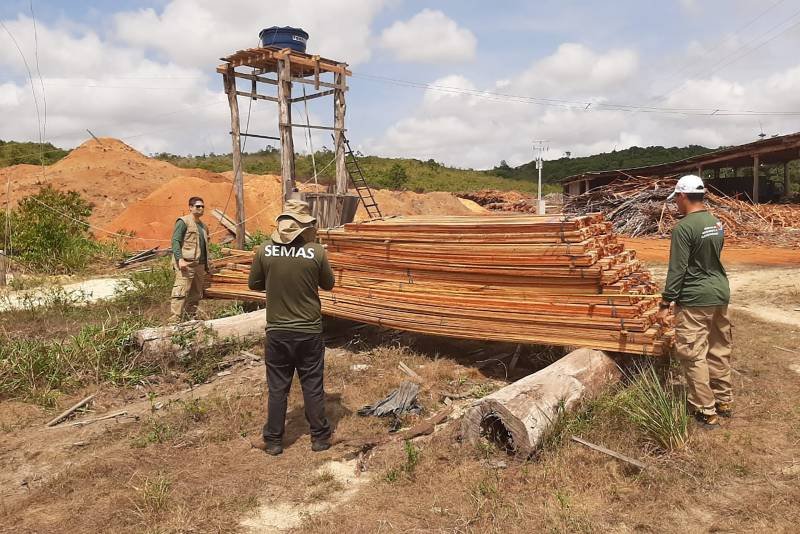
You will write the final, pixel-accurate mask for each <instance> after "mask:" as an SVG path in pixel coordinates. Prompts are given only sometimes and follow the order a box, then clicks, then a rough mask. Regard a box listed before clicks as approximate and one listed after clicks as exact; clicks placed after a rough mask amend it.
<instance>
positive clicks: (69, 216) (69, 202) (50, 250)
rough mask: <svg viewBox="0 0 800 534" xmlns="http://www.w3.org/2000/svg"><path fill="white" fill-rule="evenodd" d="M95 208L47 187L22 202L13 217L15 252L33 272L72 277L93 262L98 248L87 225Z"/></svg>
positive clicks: (69, 193) (81, 200)
mask: <svg viewBox="0 0 800 534" xmlns="http://www.w3.org/2000/svg"><path fill="white" fill-rule="evenodd" d="M91 214H92V205H91V204H90V203H89V202H87V201H86V200H84V199H83V198H82V197H81V196H80V195H79V194H78V193H77V192H75V191H67V192H62V191H57V190H55V189H53V188H52V187H51V186H49V185H48V186H45V187H43V188H42V189H41V191H39V192H38V193H37V194H35V195H32V196H29V197H26V198H24V199H22V200H21V201H20V203H19V206H17V208H16V209H15V210H14V212H13V213H12V216H11V239H12V244H13V247H14V252H15V253H16V254H17V255H18V257H19V259H20V260H21V261H22V262H23V263H25V264H27V265H28V266H29V267H30V268H32V269H35V270H38V271H43V272H48V273H70V272H74V271H76V270H80V269H82V268H84V267H85V266H86V265H88V264H89V262H90V261H91V260H92V256H93V255H94V253H95V252H96V251H97V245H96V244H95V243H94V242H93V241H92V239H91V234H90V233H89V227H88V226H87V221H88V218H89V216H90V215H91Z"/></svg>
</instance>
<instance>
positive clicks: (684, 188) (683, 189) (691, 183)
mask: <svg viewBox="0 0 800 534" xmlns="http://www.w3.org/2000/svg"><path fill="white" fill-rule="evenodd" d="M705 192H706V186H705V185H704V184H703V179H702V178H700V177H699V176H697V175H695V174H687V175H686V176H684V177H683V178H681V179H680V180H678V183H677V184H675V191H673V192H672V194H671V195H670V196H668V197H667V200H672V199H673V198H674V197H675V195H677V194H678V193H705Z"/></svg>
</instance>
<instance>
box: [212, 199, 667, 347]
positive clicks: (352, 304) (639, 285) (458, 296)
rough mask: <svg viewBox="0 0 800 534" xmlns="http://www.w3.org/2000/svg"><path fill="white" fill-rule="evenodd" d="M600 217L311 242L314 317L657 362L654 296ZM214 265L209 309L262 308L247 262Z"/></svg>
mask: <svg viewBox="0 0 800 534" xmlns="http://www.w3.org/2000/svg"><path fill="white" fill-rule="evenodd" d="M610 229H611V228H610V224H609V223H607V222H605V221H604V220H603V217H602V215H599V214H593V215H584V216H578V217H564V216H531V215H498V216H491V217H487V216H463V217H461V216H451V217H424V216H420V217H397V218H389V219H383V220H376V221H371V222H366V223H352V224H347V225H345V226H344V227H343V228H338V229H333V230H322V231H320V235H319V238H320V240H321V241H322V243H324V244H326V245H327V249H328V255H329V258H330V262H331V265H332V267H333V269H334V273H335V275H336V287H335V288H334V290H333V291H330V292H326V291H322V292H321V293H320V298H321V301H322V309H323V313H324V314H326V315H330V316H334V317H340V318H345V319H351V320H355V321H360V322H363V323H370V324H375V325H380V326H385V327H389V328H396V329H400V330H407V331H411V332H418V333H424V334H431V335H440V336H450V337H457V338H465V339H481V340H494V341H507V342H515V343H535V344H549V345H562V346H591V347H596V348H598V349H603V350H612V351H620V352H628V353H636V354H661V353H662V352H663V351H664V349H665V348H666V347H667V346H668V345H669V340H670V338H671V333H670V332H669V331H668V330H667V329H665V328H664V327H662V325H660V324H657V322H656V320H655V315H656V312H657V307H658V305H657V302H658V297H657V287H656V286H655V284H654V283H653V282H652V281H651V279H650V274H649V273H648V272H647V271H646V270H644V268H643V267H642V265H641V263H640V262H639V261H638V260H637V259H636V258H635V252H634V251H629V250H624V246H623V245H622V244H620V243H618V242H617V240H616V237H615V236H614V235H613V234H612V233H611V232H610ZM229 254H230V255H229V256H228V257H226V258H223V259H221V260H217V262H216V263H217V266H218V267H221V271H220V272H219V273H217V274H215V275H213V276H212V284H211V287H210V288H209V289H207V291H206V295H207V296H208V297H213V298H231V299H240V300H253V301H261V302H263V301H264V299H265V297H264V294H263V293H260V292H252V291H249V290H248V288H247V276H248V273H249V269H250V263H251V261H252V257H253V255H252V252H243V251H230V252H229Z"/></svg>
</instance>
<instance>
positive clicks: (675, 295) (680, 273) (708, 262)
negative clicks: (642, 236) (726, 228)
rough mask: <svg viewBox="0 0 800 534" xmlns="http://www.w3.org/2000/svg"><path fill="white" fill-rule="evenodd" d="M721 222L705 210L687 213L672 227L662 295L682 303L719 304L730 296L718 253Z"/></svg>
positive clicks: (721, 244)
mask: <svg viewBox="0 0 800 534" xmlns="http://www.w3.org/2000/svg"><path fill="white" fill-rule="evenodd" d="M724 244H725V237H724V232H723V229H722V223H721V222H719V220H717V218H716V217H714V216H713V215H712V214H711V213H709V212H708V211H706V210H703V211H696V212H694V213H690V214H689V215H686V216H685V217H684V218H683V219H681V221H680V222H679V223H678V224H677V225H676V226H675V228H674V229H673V230H672V243H671V245H670V250H669V270H668V271H667V283H666V285H665V287H664V292H663V293H662V298H663V300H665V301H668V302H676V303H678V304H680V305H681V306H722V305H725V304H728V301H730V297H731V290H730V286H729V285H728V276H727V274H726V273H725V268H724V267H723V266H722V261H721V260H720V255H721V254H722V247H723V245H724Z"/></svg>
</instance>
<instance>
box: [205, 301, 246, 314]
mask: <svg viewBox="0 0 800 534" xmlns="http://www.w3.org/2000/svg"><path fill="white" fill-rule="evenodd" d="M243 313H244V306H243V305H242V303H241V302H239V301H238V300H233V301H230V302H229V303H228V304H226V305H225V306H224V307H222V308H219V309H218V310H216V311H215V312H214V315H213V316H212V317H211V318H212V319H222V318H223V317H233V316H235V315H241V314H243Z"/></svg>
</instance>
